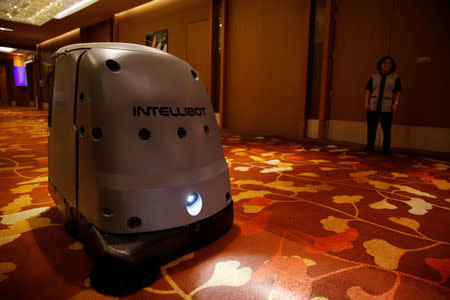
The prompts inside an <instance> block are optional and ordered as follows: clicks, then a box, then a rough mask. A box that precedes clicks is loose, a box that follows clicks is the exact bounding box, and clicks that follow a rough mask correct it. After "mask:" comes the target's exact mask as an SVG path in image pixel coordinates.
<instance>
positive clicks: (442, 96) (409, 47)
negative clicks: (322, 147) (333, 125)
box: [329, 0, 450, 128]
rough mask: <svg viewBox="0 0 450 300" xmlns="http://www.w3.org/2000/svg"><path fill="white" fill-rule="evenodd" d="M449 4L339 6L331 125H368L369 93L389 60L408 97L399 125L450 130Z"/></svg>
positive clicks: (377, 1) (421, 0)
mask: <svg viewBox="0 0 450 300" xmlns="http://www.w3.org/2000/svg"><path fill="white" fill-rule="evenodd" d="M449 15H450V2H449V1H446V0H432V1H425V0H365V1H360V0H339V1H338V2H337V18H336V41H335V44H336V48H335V61H334V76H333V77H334V80H333V94H332V97H331V101H330V116H329V118H330V119H331V120H347V121H364V120H365V111H364V96H363V95H364V87H365V84H366V83H367V81H368V79H369V77H370V75H371V74H372V73H374V72H376V63H377V62H378V60H379V59H380V58H381V57H382V56H384V55H390V56H392V57H393V58H394V59H395V61H396V63H397V70H396V72H397V73H398V74H399V76H400V79H401V82H402V85H403V88H404V91H403V92H402V97H401V101H400V105H399V108H398V111H397V113H395V115H394V120H393V122H394V123H395V124H403V125H415V126H435V127H446V128H448V127H450V118H449V112H450V96H449V95H448V92H447V91H446V89H447V87H448V86H449V84H450V76H449V70H450V56H449V55H448V54H449V53H450V39H449V38H448V32H449V30H450V18H449V17H448V16H449Z"/></svg>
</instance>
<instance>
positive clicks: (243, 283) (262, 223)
mask: <svg viewBox="0 0 450 300" xmlns="http://www.w3.org/2000/svg"><path fill="white" fill-rule="evenodd" d="M222 144H223V149H224V154H225V157H226V160H227V162H228V166H229V170H230V177H231V184H232V198H233V201H234V204H235V207H234V213H235V224H234V226H233V227H232V228H231V230H230V231H228V232H227V233H226V234H225V235H224V236H222V237H221V238H219V239H218V240H217V241H215V242H213V243H212V244H209V245H207V246H206V247H203V248H201V249H199V250H197V251H195V252H192V253H189V254H187V255H185V256H183V257H181V258H178V259H176V260H175V261H172V262H171V263H169V264H167V265H165V266H162V267H161V275H160V276H159V278H158V279H157V281H156V282H154V283H153V284H152V285H150V286H148V287H145V288H144V289H142V290H140V291H138V292H136V293H133V294H131V295H128V296H126V297H124V298H126V299H128V298H129V299H283V300H285V299H313V300H325V299H328V300H332V299H352V300H365V299H450V280H449V277H450V182H449V181H450V162H449V161H446V160H442V159H437V158H435V157H433V156H425V155H418V154H405V153H399V154H396V153H394V154H391V155H388V156H383V155H381V154H379V153H371V154H367V153H363V152H358V151H355V150H352V149H348V148H344V147H342V145H339V144H337V143H332V142H330V143H329V144H321V145H319V144H318V143H311V142H306V143H305V144H299V143H295V142H293V141H287V140H283V139H276V138H269V137H243V136H239V135H234V134H231V133H224V134H223V135H222ZM47 163H48V161H47V114H46V112H42V111H34V110H30V109H5V108H1V109H0V298H2V299H67V298H70V299H93V298H95V299H103V298H105V299H115V298H117V297H114V296H105V295H102V294H100V293H98V292H97V291H95V290H94V289H93V288H92V287H91V284H90V274H91V273H92V271H93V269H94V264H93V263H92V261H91V259H90V258H89V257H88V255H87V254H86V252H85V251H84V250H83V245H82V244H81V243H79V242H77V241H76V240H74V239H73V238H72V237H71V236H70V235H69V234H67V233H66V232H65V231H64V228H63V227H62V226H61V224H60V219H59V215H58V211H57V209H56V207H55V204H54V202H53V201H52V199H51V197H50V196H49V194H48V190H47V180H48V176H47V172H48V169H47Z"/></svg>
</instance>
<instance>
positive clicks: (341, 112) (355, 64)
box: [329, 0, 393, 121]
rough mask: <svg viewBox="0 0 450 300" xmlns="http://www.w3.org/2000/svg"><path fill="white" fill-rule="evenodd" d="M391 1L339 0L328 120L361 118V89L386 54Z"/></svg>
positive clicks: (362, 118) (364, 116) (362, 104)
mask: <svg viewBox="0 0 450 300" xmlns="http://www.w3.org/2000/svg"><path fill="white" fill-rule="evenodd" d="M392 5H393V1H392V0H364V1H361V0H339V1H338V2H337V15H336V40H335V60H334V68H333V69H334V72H333V83H332V96H331V100H330V115H329V116H330V119H331V120H350V121H362V120H365V118H366V115H365V110H364V88H365V85H366V83H367V81H368V80H369V78H370V75H372V74H373V73H374V72H376V64H377V62H378V60H379V59H380V58H381V57H382V56H383V55H388V53H389V51H388V50H389V32H390V22H391V15H392Z"/></svg>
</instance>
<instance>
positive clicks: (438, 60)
mask: <svg viewBox="0 0 450 300" xmlns="http://www.w3.org/2000/svg"><path fill="white" fill-rule="evenodd" d="M449 31H450V1H448V0H432V1H426V0H396V1H395V10H394V16H393V26H392V34H391V39H390V50H391V51H390V53H391V54H392V56H393V57H394V59H396V61H397V63H398V65H399V68H398V73H399V75H400V76H401V80H402V83H403V88H404V91H403V93H402V99H401V100H400V101H401V102H400V105H399V109H398V112H397V113H396V114H395V118H394V123H398V124H408V125H415V126H434V127H445V128H450V96H449V93H448V91H447V90H448V88H449V86H450V73H449V72H450V55H449V54H450V39H449ZM446 138H447V140H448V139H450V137H449V136H447V137H446Z"/></svg>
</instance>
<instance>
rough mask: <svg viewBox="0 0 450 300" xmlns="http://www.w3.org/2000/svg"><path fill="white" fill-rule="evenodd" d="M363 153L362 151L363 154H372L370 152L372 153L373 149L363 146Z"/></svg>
mask: <svg viewBox="0 0 450 300" xmlns="http://www.w3.org/2000/svg"><path fill="white" fill-rule="evenodd" d="M363 151H364V152H372V151H373V148H372V147H369V146H365V147H364V148H363Z"/></svg>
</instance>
